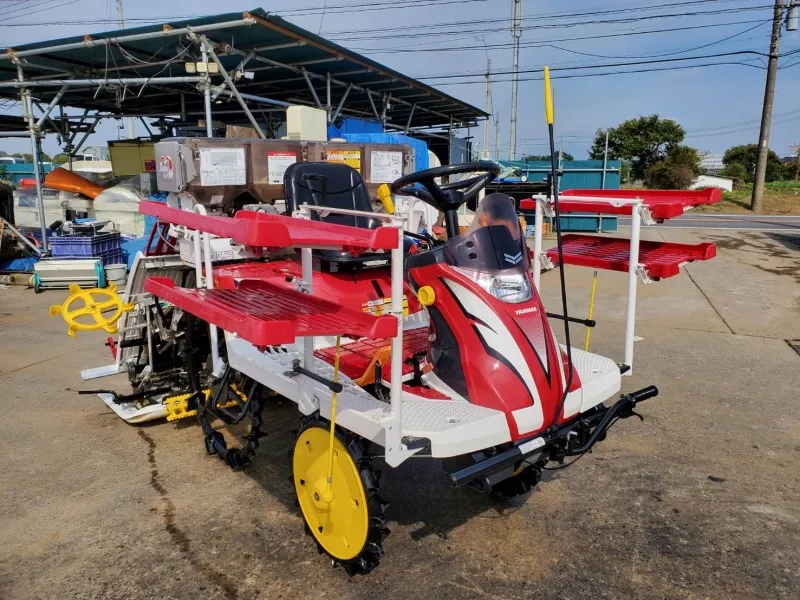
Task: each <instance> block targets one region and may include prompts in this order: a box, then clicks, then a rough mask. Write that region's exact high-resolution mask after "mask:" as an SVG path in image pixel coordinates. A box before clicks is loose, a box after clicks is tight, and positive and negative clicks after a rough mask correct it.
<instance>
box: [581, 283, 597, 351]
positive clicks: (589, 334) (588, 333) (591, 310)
mask: <svg viewBox="0 0 800 600" xmlns="http://www.w3.org/2000/svg"><path fill="white" fill-rule="evenodd" d="M596 291H597V271H595V272H594V275H592V294H591V295H590V296H589V316H588V317H586V318H587V319H589V320H590V321H591V320H592V317H594V293H595V292H596ZM590 337H592V328H591V327H586V337H585V338H584V340H583V351H584V352H588V351H589V338H590Z"/></svg>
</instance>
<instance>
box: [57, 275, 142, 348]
mask: <svg viewBox="0 0 800 600" xmlns="http://www.w3.org/2000/svg"><path fill="white" fill-rule="evenodd" d="M69 292H70V295H69V297H68V298H67V299H66V300H65V301H64V304H56V305H54V306H51V307H50V316H51V317H53V316H55V315H61V316H62V317H63V318H64V321H66V323H67V325H69V329H67V333H68V334H69V337H71V338H73V339H75V332H77V331H98V330H100V329H104V330H106V331H107V332H108V333H111V334H114V333H117V325H116V323H117V321H119V318H120V317H121V316H122V313H125V312H130V311H132V310H133V304H125V303H124V302H123V301H122V298H121V297H120V296H119V294H117V288H116V287H115V286H114V284H113V283H112V284H109V286H108V287H107V288H105V289H100V288H94V289H91V290H82V289H81V288H80V286H78V285H76V284H72V285H70V286H69ZM103 298H106V299H105V300H103ZM79 301H80V302H82V303H83V306H79V307H77V308H72V306H73V304H75V303H77V302H79ZM111 311H114V312H113V314H112V315H111V316H110V317H104V316H103V315H104V314H107V313H109V312H111ZM82 318H90V319H91V321H90V322H88V323H86V322H82V321H79V319H82Z"/></svg>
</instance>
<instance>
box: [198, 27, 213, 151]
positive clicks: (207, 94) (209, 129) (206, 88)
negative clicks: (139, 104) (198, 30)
mask: <svg viewBox="0 0 800 600" xmlns="http://www.w3.org/2000/svg"><path fill="white" fill-rule="evenodd" d="M200 53H201V55H202V57H203V62H204V63H205V64H206V76H205V79H203V96H204V100H205V107H206V137H210V138H213V137H214V124H213V122H212V119H213V118H214V117H213V115H212V114H211V75H210V74H209V73H208V51H207V49H206V43H205V42H200Z"/></svg>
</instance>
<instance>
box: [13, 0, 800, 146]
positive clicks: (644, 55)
mask: <svg viewBox="0 0 800 600" xmlns="http://www.w3.org/2000/svg"><path fill="white" fill-rule="evenodd" d="M402 1H403V0H398V2H397V3H396V4H402ZM687 1H688V0H676V2H673V3H670V5H671V6H670V7H667V8H663V9H660V10H649V11H642V10H636V9H641V7H643V6H657V5H660V4H667V3H665V2H660V1H659V0H640V1H639V2H636V1H634V0H569V1H564V0H561V1H556V0H538V1H534V0H526V1H525V2H524V17H525V18H526V19H527V20H526V21H524V25H525V26H526V28H527V29H525V30H523V34H522V38H521V41H522V45H523V47H522V49H521V51H520V67H521V69H538V68H540V67H541V66H542V65H544V64H549V65H550V66H551V68H557V67H574V66H580V65H587V64H589V65H593V64H605V63H615V62H626V61H627V60H647V59H648V57H651V58H652V57H656V58H661V57H665V56H667V55H669V56H671V57H682V56H696V55H706V54H715V53H720V52H733V51H741V50H755V51H758V52H763V53H766V52H767V50H768V46H769V32H770V24H769V21H770V20H771V17H772V8H771V5H772V1H771V0H705V1H704V2H702V3H700V2H697V3H692V4H684V3H686V2H687ZM383 2H386V0H376V3H383ZM323 4H325V0H294V1H291V0H279V1H276V2H264V3H263V5H262V6H263V8H265V9H266V10H269V11H271V12H275V13H277V14H279V15H282V16H284V17H285V18H287V19H288V20H290V21H292V22H294V23H296V24H297V25H299V26H301V27H304V28H306V29H309V30H311V31H313V32H315V33H316V32H317V31H320V26H321V35H323V36H325V37H329V38H330V39H333V40H335V41H338V42H339V43H341V44H342V45H344V46H346V47H348V48H352V49H353V50H356V51H358V52H361V53H363V54H365V55H368V56H370V57H372V58H374V59H375V60H377V61H379V62H382V63H384V64H386V65H388V66H390V67H392V68H394V69H396V70H398V71H400V72H402V73H405V74H407V75H410V76H413V77H419V78H424V77H435V76H437V75H452V74H460V73H472V72H478V71H483V70H485V66H486V59H487V56H488V58H490V59H491V60H492V68H493V70H495V71H508V70H510V68H511V64H512V52H511V48H510V47H502V48H491V46H496V45H504V46H508V45H509V44H510V41H511V34H510V30H509V24H508V21H503V19H508V18H509V17H510V15H511V4H512V0H468V1H462V2H454V1H453V0H429V1H428V2H425V1H424V0H422V2H421V4H420V5H418V6H412V7H408V6H406V7H400V8H395V7H393V8H391V9H390V8H388V7H387V8H379V7H378V6H375V5H371V4H369V3H364V4H363V8H362V9H361V10H357V11H354V10H350V9H349V8H348V9H346V10H347V12H343V10H345V9H338V10H337V9H335V8H330V9H329V10H328V12H327V13H326V14H325V16H324V18H322V16H321V15H320V14H319V12H320V11H319V10H313V9H314V8H315V7H320V6H322V5H323ZM327 4H328V5H329V6H330V7H333V6H334V5H349V7H352V6H353V5H354V4H357V2H356V0H328V2H327ZM437 4H438V5H437ZM680 4H684V6H676V5H680ZM23 5H27V6H28V7H30V8H29V10H30V11H34V10H37V8H36V7H37V6H38V7H39V10H41V11H42V12H39V13H38V14H35V15H34V14H26V13H25V12H23V11H19V12H17V9H18V8H19V7H21V6H23ZM255 6H256V4H255V2H254V1H253V0H250V1H247V2H240V1H238V0H229V1H228V2H225V3H224V4H220V3H219V2H212V1H210V0H192V1H191V2H189V1H188V0H173V1H172V2H169V3H166V2H163V1H161V2H157V1H155V0H138V1H137V2H135V3H134V2H131V1H130V0H128V1H127V2H126V3H125V16H126V17H127V18H130V19H151V20H152V21H151V22H159V21H160V20H167V18H168V17H173V16H185V15H193V16H195V15H196V16H199V15H203V14H213V13H218V12H230V11H236V10H247V9H252V8H254V7H255ZM741 8H746V9H749V8H753V9H754V10H745V11H742V12H733V10H735V9H741ZM303 9H308V12H314V13H316V14H304V13H303V12H301V10H303ZM615 9H619V11H620V12H618V13H616V14H605V15H602V16H593V15H590V14H589V13H593V12H597V11H611V10H615ZM712 10H724V11H728V12H726V13H723V14H713V15H708V14H707V15H690V16H683V17H670V18H656V17H657V15H661V14H675V13H685V12H698V11H712ZM564 13H574V16H572V17H570V18H568V19H552V18H548V17H552V16H553V15H558V14H564ZM115 15H116V4H115V2H114V1H113V0H27V1H23V0H0V46H11V47H13V46H14V45H19V44H23V43H27V42H34V41H40V40H47V39H55V38H60V37H65V36H69V35H78V34H86V33H92V32H100V31H105V30H108V29H116V26H115V25H113V24H106V23H101V24H98V23H93V22H92V21H97V20H100V21H104V20H109V19H113V18H115ZM161 17H164V19H160V18H161ZM626 17H627V18H638V17H648V18H647V19H645V20H638V21H634V22H629V23H596V24H585V22H586V21H590V20H616V21H619V20H620V19H624V18H626ZM40 21H41V23H39V22H40ZM65 21H69V22H75V21H81V22H82V24H81V25H72V24H69V25H67V24H64V22H65ZM454 22H456V23H458V25H455V26H450V27H445V26H444V24H448V23H454ZM30 23H39V24H38V25H36V26H20V24H30ZM43 23H49V24H53V25H45V24H43ZM565 23H566V24H570V25H571V26H570V27H562V28H552V26H553V25H555V24H565ZM725 23H736V24H732V25H725V26H714V27H708V28H702V29H701V28H695V27H699V26H703V25H718V24H725ZM12 24H15V25H16V26H10V25H12ZM136 24H137V25H138V24H141V22H137V23H136ZM439 24H442V25H443V26H442V27H434V25H439ZM548 27H549V28H548ZM393 28H397V30H394V31H393ZM400 28H404V29H402V31H400ZM689 28H695V29H689ZM656 29H678V31H672V32H666V33H658V34H639V35H637V33H638V32H642V31H650V30H656ZM353 30H360V31H359V32H358V33H345V32H352V31H353ZM748 30H749V31H748ZM406 32H407V33H410V34H411V35H410V36H409V37H407V38H403V37H402V36H401V33H406ZM446 32H452V34H448V33H446ZM609 34H623V35H617V36H616V37H607V38H601V39H583V40H574V39H573V40H565V38H577V37H590V36H598V35H609ZM387 36H392V37H390V38H388V39H387ZM730 36H735V37H732V38H731V39H729V40H725V41H723V40H724V39H725V38H728V37H730ZM554 40H560V41H554ZM539 42H543V43H550V42H552V44H551V46H543V45H542V44H539ZM706 44H709V45H708V47H706V48H702V49H697V50H693V51H687V50H691V49H692V48H697V47H699V46H701V45H706ZM526 45H527V47H526ZM443 46H446V47H448V48H461V50H458V51H450V52H442V53H439V52H416V50H421V49H425V48H431V47H443ZM484 46H487V47H488V49H487V48H485V47H484ZM552 46H558V48H555V47H552ZM798 48H800V31H798V32H793V33H792V32H784V34H783V39H782V46H781V51H782V52H787V51H791V50H793V49H798ZM398 49H402V50H415V52H402V53H400V52H394V51H396V50H398ZM387 50H388V51H389V52H386V51H387ZM588 55H595V56H588ZM601 56H602V57H634V58H631V59H625V58H622V59H620V58H601ZM726 60H727V61H744V62H747V63H748V64H750V65H757V66H761V67H763V66H764V63H763V60H765V59H763V60H762V59H761V58H759V57H754V56H752V55H745V56H737V57H728V58H711V59H707V60H704V61H696V62H719V61H726ZM798 60H800V54H798ZM782 62H783V63H784V64H787V65H790V64H791V63H792V58H786V59H783V61H782ZM672 64H674V65H687V64H691V63H688V62H679V63H672ZM650 66H651V67H659V65H650ZM661 66H663V65H661ZM622 68H629V69H630V68H635V67H622ZM607 70H608V71H613V70H619V69H607ZM592 72H594V73H599V72H602V71H600V70H594V71H592ZM571 74H574V73H571ZM554 75H558V72H554ZM765 75H766V71H765V70H763V69H762V68H754V67H753V66H749V67H748V66H742V65H725V66H715V67H708V68H698V69H684V70H676V71H664V72H651V73H637V74H625V75H613V76H605V77H579V78H572V79H563V80H555V81H554V88H555V97H556V132H557V136H558V137H562V136H563V138H564V139H563V147H564V150H566V151H568V152H570V153H572V154H574V155H575V156H576V157H577V158H584V157H585V156H586V154H587V151H588V148H589V146H590V144H591V139H592V138H593V136H594V132H595V131H596V130H597V129H598V128H605V127H608V126H614V125H617V124H618V123H619V122H621V121H623V120H624V119H627V118H631V117H635V116H638V115H647V114H652V113H658V114H660V115H661V116H663V117H668V118H672V119H675V120H676V121H678V122H679V123H680V124H681V125H683V126H684V128H685V129H686V130H687V132H688V135H687V139H686V143H688V144H690V145H692V146H694V147H696V148H698V149H699V150H701V151H711V152H714V153H721V152H723V151H724V150H725V149H726V148H728V147H730V146H732V145H736V144H743V143H755V142H756V141H757V139H758V121H759V119H760V115H761V103H762V100H763V94H764V79H765ZM521 77H522V79H523V80H522V81H521V82H520V84H519V109H518V130H517V152H518V153H521V152H523V151H526V152H528V153H534V154H541V153H544V152H546V151H547V148H546V145H545V144H546V142H545V136H546V135H547V130H546V126H545V123H544V114H543V106H542V104H543V93H542V87H541V86H542V84H541V82H540V81H524V79H525V78H530V77H538V74H524V75H522V76H521ZM497 78H498V80H503V81H498V82H497V83H495V84H494V85H493V100H494V110H495V111H496V112H499V116H500V155H501V158H506V157H507V153H508V140H509V114H510V107H511V84H510V83H509V82H508V81H507V80H508V79H510V76H508V75H499V76H497ZM461 81H474V83H468V84H460V85H452V84H453V83H456V82H461ZM427 83H430V84H431V85H434V86H436V87H440V89H442V90H444V91H446V92H447V93H449V94H452V95H454V96H456V97H458V98H461V99H463V100H465V101H467V102H470V103H472V104H474V105H476V106H478V107H481V108H482V107H483V103H484V84H483V80H482V78H479V77H472V78H464V79H461V80H458V79H450V80H436V79H433V80H428V81H427ZM799 92H800V64H799V65H798V66H796V67H788V68H786V69H785V70H781V71H779V74H778V86H777V93H776V101H775V109H774V114H775V115H776V118H775V120H774V124H773V128H772V136H771V141H770V147H771V148H772V149H773V150H775V151H776V152H778V153H779V154H781V155H785V154H789V152H790V150H789V145H790V144H791V143H793V142H800V110H799V109H800V106H798V102H797V99H798V98H799V97H800V94H799ZM792 111H798V112H797V113H793V112H792ZM7 112H8V111H7ZM11 112H12V113H13V114H19V109H18V108H17V109H15V111H11ZM491 129H492V137H493V136H494V127H493V126H492V127H491ZM144 133H145V132H144V130H143V128H141V126H139V127H138V128H137V134H142V135H143V134H144ZM122 134H123V136H124V134H125V131H124V130H123V132H122ZM472 134H473V135H474V136H475V139H476V142H481V141H482V132H481V131H480V130H478V131H475V130H473V131H472ZM116 138H117V130H116V127H115V124H114V122H107V123H105V124H104V125H102V126H101V127H100V128H98V133H97V134H96V135H94V136H93V137H92V138H91V139H90V143H92V144H102V143H104V141H105V140H108V139H116ZM493 147H494V142H492V148H493ZM44 148H45V150H46V151H48V152H50V153H55V152H58V147H57V145H56V142H55V138H53V137H50V138H48V139H47V140H46V142H45V144H44ZM0 149H3V150H6V151H7V152H29V151H30V147H29V143H28V142H27V141H25V140H8V139H0Z"/></svg>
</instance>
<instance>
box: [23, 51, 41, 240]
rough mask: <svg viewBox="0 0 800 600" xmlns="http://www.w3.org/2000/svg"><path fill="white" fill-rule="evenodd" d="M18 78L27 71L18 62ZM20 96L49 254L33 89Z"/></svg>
mask: <svg viewBox="0 0 800 600" xmlns="http://www.w3.org/2000/svg"><path fill="white" fill-rule="evenodd" d="M17 80H18V81H19V82H20V83H22V82H23V81H25V73H23V71H22V65H21V64H19V63H17ZM19 96H20V99H21V100H22V112H23V115H24V116H25V117H26V118H27V119H28V134H29V135H30V137H31V148H32V150H31V151H32V152H33V176H34V178H35V179H36V208H37V209H38V211H39V227H40V228H41V231H42V253H43V254H47V225H45V223H44V198H43V197H42V178H41V169H40V167H39V158H40V155H39V134H38V133H37V132H36V123H34V121H33V106H32V105H31V91H30V90H29V89H28V88H20V90H19Z"/></svg>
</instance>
